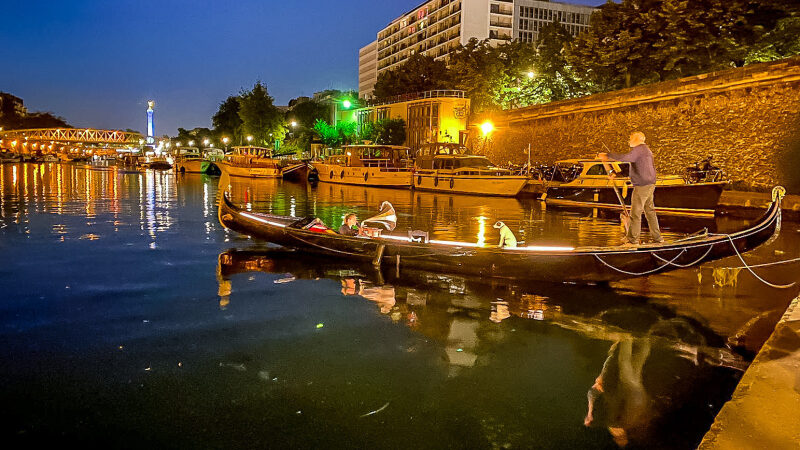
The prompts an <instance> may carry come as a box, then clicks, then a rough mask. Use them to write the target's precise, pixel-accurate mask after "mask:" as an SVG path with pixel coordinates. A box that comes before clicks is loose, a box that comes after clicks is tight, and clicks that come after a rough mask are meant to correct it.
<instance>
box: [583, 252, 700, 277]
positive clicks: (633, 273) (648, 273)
mask: <svg viewBox="0 0 800 450" xmlns="http://www.w3.org/2000/svg"><path fill="white" fill-rule="evenodd" d="M684 253H686V249H685V248H684V249H682V250H681V252H680V253H678V254H677V256H675V257H674V258H672V261H667V262H665V263H664V264H663V265H661V266H659V267H656V268H655V269H653V270H648V271H646V272H641V273H636V272H628V271H627V270H622V269H620V268H619V267H614V266H612V265H611V264H609V263H607V262H605V261H603V258H601V257H600V255H598V254H597V253H594V257H595V258H597V260H598V261H600V262H601V263H603V264H605V265H606V266H608V267H610V268H612V269H614V270H616V271H617V272H619V273H624V274H625V275H632V276H637V277H639V276H642V275H650V274H651V273H655V272H658V271H659V270H661V269H663V268H664V267H667V266H668V265H670V264H672V263H674V262H675V261H676V260H677V259H678V258H680V257H681V255H683V254H684ZM650 254H651V255H652V254H653V253H652V252H650Z"/></svg>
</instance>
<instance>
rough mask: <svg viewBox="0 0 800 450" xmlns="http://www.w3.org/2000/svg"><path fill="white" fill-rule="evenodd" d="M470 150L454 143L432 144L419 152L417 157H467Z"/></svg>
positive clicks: (421, 148)
mask: <svg viewBox="0 0 800 450" xmlns="http://www.w3.org/2000/svg"><path fill="white" fill-rule="evenodd" d="M468 153H469V149H468V148H467V147H464V146H463V145H461V144H456V143H453V142H431V143H428V144H423V145H422V147H420V149H419V150H417V156H438V155H466V154H468Z"/></svg>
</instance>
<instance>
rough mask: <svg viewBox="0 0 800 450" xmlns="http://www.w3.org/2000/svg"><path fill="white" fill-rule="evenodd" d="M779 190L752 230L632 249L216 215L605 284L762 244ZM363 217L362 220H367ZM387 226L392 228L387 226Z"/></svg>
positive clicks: (477, 270)
mask: <svg viewBox="0 0 800 450" xmlns="http://www.w3.org/2000/svg"><path fill="white" fill-rule="evenodd" d="M785 192H786V191H785V189H783V188H782V187H776V188H775V189H774V190H773V195H772V198H773V201H772V203H771V204H770V206H769V208H768V210H767V211H766V213H765V214H764V215H763V216H762V217H761V218H760V219H759V220H758V221H757V222H756V223H755V224H754V225H753V226H751V227H750V228H747V229H744V230H740V231H737V232H735V233H730V234H711V233H702V234H695V235H691V236H689V237H687V238H684V239H682V240H678V241H673V242H667V243H663V244H647V245H640V246H637V247H580V248H573V247H556V246H536V245H531V244H530V243H529V244H528V245H527V246H524V247H517V248H498V247H493V246H485V245H484V246H481V245H478V244H474V243H469V242H455V241H443V240H434V239H430V240H429V239H427V234H426V233H424V232H418V231H415V232H409V233H407V234H406V235H400V234H383V233H380V234H378V233H376V234H374V235H373V237H364V236H357V237H348V236H343V235H339V234H336V233H334V232H332V231H329V232H317V231H314V230H313V228H314V227H312V228H311V229H309V228H308V225H309V224H310V223H311V222H312V219H309V218H298V217H288V216H279V215H273V214H265V213H259V212H253V211H245V210H242V209H241V208H239V207H237V206H235V205H234V204H233V203H232V202H231V200H230V199H229V198H228V194H227V192H223V194H222V196H221V198H220V202H219V211H218V218H219V221H220V223H221V224H222V225H223V226H224V227H225V228H228V229H230V230H233V231H235V232H238V233H241V234H245V235H248V236H251V237H252V238H255V239H259V240H264V241H267V242H270V243H273V244H278V245H281V246H284V247H289V248H295V249H298V250H302V251H305V252H310V253H316V254H320V255H329V256H333V257H337V258H347V259H351V260H354V261H360V262H372V264H373V265H376V266H381V265H388V266H390V267H396V268H397V270H402V268H403V267H411V268H415V269H421V270H430V271H437V272H444V273H459V274H466V275H477V276H482V277H497V278H506V279H526V280H541V281H549V282H577V283H593V282H608V281H616V280H622V279H627V278H634V277H640V276H648V275H652V274H657V273H663V272H667V271H670V270H676V269H681V268H688V267H694V266H697V265H700V264H702V263H704V262H708V261H713V260H717V259H721V258H725V257H728V256H734V255H740V254H741V253H744V252H746V251H749V250H752V249H754V248H756V247H758V246H759V245H761V244H763V243H765V242H767V241H768V240H769V239H770V238H771V237H773V236H774V235H775V234H776V233H778V232H779V230H780V222H781V201H782V199H783V196H784V195H785ZM365 222H366V221H365ZM392 228H393V227H392Z"/></svg>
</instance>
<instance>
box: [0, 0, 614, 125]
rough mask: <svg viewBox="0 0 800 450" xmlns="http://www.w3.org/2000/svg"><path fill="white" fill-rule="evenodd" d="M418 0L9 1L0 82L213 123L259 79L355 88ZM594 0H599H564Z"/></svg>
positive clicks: (92, 120) (70, 114) (113, 109)
mask: <svg viewBox="0 0 800 450" xmlns="http://www.w3.org/2000/svg"><path fill="white" fill-rule="evenodd" d="M420 3H422V2H421V0H343V1H338V2H332V1H330V0H305V1H298V0H283V1H272V0H234V1H220V0H218V1H212V0H161V1H150V0H95V1H90V0H71V1H64V0H59V1H37V0H29V1H6V2H3V7H2V18H3V20H2V25H0V61H2V69H0V91H3V92H9V93H12V94H14V95H16V96H18V97H21V98H22V99H23V100H24V101H25V106H26V107H27V108H28V109H29V110H31V111H51V112H53V113H55V114H56V115H59V116H62V117H64V118H65V119H66V120H67V122H69V123H70V124H71V125H73V126H77V127H94V128H104V129H125V128H132V129H134V130H137V131H144V129H145V109H146V107H147V106H146V102H147V100H148V99H155V100H156V134H157V135H162V134H169V135H175V134H176V133H177V128H178V127H183V128H187V129H191V128H194V127H199V126H201V127H210V126H211V116H212V115H213V114H214V113H215V112H216V110H217V107H218V106H219V104H220V103H221V102H222V101H223V100H225V98H227V97H228V96H229V95H234V94H237V93H238V92H239V90H240V89H241V88H250V87H252V85H253V84H254V83H255V82H256V81H257V80H262V81H264V82H265V83H266V84H267V87H268V88H269V91H270V93H271V94H272V96H273V97H275V102H276V104H278V105H285V104H287V103H288V102H289V100H290V99H292V98H294V97H298V96H301V95H308V96H310V95H312V94H313V93H314V92H316V91H321V90H324V89H358V81H357V77H358V49H359V48H361V47H363V46H364V45H366V44H368V43H369V42H371V41H372V40H374V39H375V35H376V34H377V32H378V30H379V29H380V28H382V27H383V26H385V25H386V24H388V23H389V22H390V21H391V20H392V19H394V18H395V17H397V16H399V15H400V14H402V13H404V12H406V11H407V10H409V9H412V8H413V7H415V6H417V5H418V4H420ZM571 3H580V4H586V5H598V4H601V3H602V0H573V1H571Z"/></svg>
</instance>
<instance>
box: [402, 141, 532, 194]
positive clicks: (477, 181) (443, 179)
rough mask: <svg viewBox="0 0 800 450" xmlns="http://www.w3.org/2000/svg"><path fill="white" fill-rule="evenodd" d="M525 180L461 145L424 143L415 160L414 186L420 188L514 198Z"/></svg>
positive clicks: (526, 179)
mask: <svg viewBox="0 0 800 450" xmlns="http://www.w3.org/2000/svg"><path fill="white" fill-rule="evenodd" d="M527 182H528V178H527V177H525V176H520V175H514V174H512V173H511V171H510V170H508V169H503V168H500V167H497V166H495V165H494V164H492V163H491V162H490V161H489V160H488V159H487V158H486V157H484V156H479V155H469V154H468V153H467V149H466V147H464V146H462V145H460V144H454V143H443V142H437V143H431V144H425V145H423V146H422V148H420V150H419V151H417V156H416V158H415V160H414V189H419V190H421V191H436V192H452V193H459V194H477V195H494V196H504V197H514V196H516V195H517V194H519V192H520V191H521V190H522V188H523V187H524V186H525V185H526V184H527Z"/></svg>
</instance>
